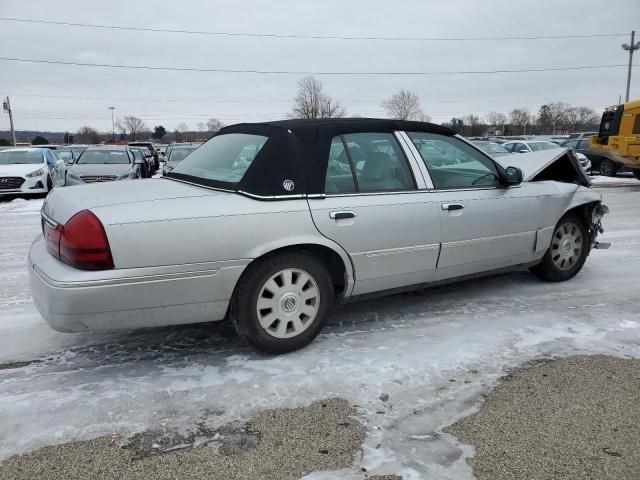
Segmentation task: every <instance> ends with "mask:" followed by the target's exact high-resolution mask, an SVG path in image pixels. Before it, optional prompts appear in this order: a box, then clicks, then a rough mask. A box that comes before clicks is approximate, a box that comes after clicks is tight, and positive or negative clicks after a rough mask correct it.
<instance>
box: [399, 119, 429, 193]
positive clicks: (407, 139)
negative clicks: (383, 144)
mask: <svg viewBox="0 0 640 480" xmlns="http://www.w3.org/2000/svg"><path fill="white" fill-rule="evenodd" d="M399 133H400V135H401V136H402V139H403V140H404V142H405V144H406V145H407V148H408V150H409V151H410V152H411V155H412V156H413V157H414V158H415V161H416V164H417V165H418V170H419V171H420V174H421V175H422V177H423V178H424V182H425V186H426V189H427V190H433V189H434V188H435V187H434V185H433V180H431V174H430V173H429V169H428V168H427V166H426V165H425V163H424V160H423V159H422V155H420V152H419V151H418V149H417V148H416V146H415V145H414V144H413V141H411V137H409V134H408V133H407V132H404V131H403V132H399Z"/></svg>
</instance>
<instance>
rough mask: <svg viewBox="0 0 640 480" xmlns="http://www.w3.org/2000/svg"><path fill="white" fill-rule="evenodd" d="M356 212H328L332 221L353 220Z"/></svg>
mask: <svg viewBox="0 0 640 480" xmlns="http://www.w3.org/2000/svg"><path fill="white" fill-rule="evenodd" d="M356 216H357V215H356V212H352V211H350V210H342V211H338V212H329V218H333V219H334V220H343V219H345V218H354V217H356Z"/></svg>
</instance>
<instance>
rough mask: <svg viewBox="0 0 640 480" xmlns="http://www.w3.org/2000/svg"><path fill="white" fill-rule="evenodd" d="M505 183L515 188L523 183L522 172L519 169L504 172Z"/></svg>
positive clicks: (509, 168)
mask: <svg viewBox="0 0 640 480" xmlns="http://www.w3.org/2000/svg"><path fill="white" fill-rule="evenodd" d="M504 183H505V185H506V186H508V187H514V186H516V185H520V184H521V183H522V170H520V169H519V168H518V167H507V168H506V169H505V171H504Z"/></svg>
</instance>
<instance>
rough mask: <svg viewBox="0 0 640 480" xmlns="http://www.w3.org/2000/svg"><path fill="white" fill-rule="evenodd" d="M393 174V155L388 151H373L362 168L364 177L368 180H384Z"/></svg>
mask: <svg viewBox="0 0 640 480" xmlns="http://www.w3.org/2000/svg"><path fill="white" fill-rule="evenodd" d="M391 176H393V168H392V166H391V157H389V155H387V154H386V153H382V152H372V153H370V154H369V155H368V156H367V160H366V162H365V163H364V168H363V169H362V178H365V179H367V180H382V179H384V178H389V177H391Z"/></svg>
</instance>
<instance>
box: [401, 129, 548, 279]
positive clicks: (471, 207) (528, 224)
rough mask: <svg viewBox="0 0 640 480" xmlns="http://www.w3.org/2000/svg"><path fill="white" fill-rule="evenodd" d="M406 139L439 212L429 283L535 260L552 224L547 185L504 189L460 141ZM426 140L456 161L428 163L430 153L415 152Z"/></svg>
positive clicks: (488, 163) (490, 166)
mask: <svg viewBox="0 0 640 480" xmlns="http://www.w3.org/2000/svg"><path fill="white" fill-rule="evenodd" d="M407 135H408V137H409V138H410V139H411V141H412V142H413V143H414V145H415V146H416V149H417V151H418V153H419V154H420V157H421V158H422V160H423V161H424V163H425V166H426V167H427V170H428V175H429V177H430V181H431V182H432V183H433V186H434V189H433V190H432V195H433V197H434V198H435V199H436V203H437V204H438V208H439V214H440V224H441V241H442V247H441V251H440V258H439V260H438V264H437V271H436V273H435V275H434V277H433V279H434V280H442V279H446V278H452V277H459V276H464V275H471V274H475V273H479V272H484V271H490V270H496V269H500V268H504V267H508V266H512V265H518V264H526V263H528V262H530V261H532V260H533V259H534V258H536V257H539V252H540V249H541V248H542V246H543V245H545V239H546V238H547V236H550V235H551V233H552V231H553V226H554V225H553V222H554V218H553V215H554V214H555V209H554V208H553V205H552V202H553V198H552V197H551V196H549V195H547V194H548V193H549V192H548V191H547V188H548V187H546V186H545V185H544V184H542V183H529V182H524V183H522V184H521V185H519V186H517V187H509V188H506V187H503V186H502V185H501V184H500V181H499V173H498V167H497V166H496V164H495V162H494V161H493V160H492V159H491V158H489V157H488V156H487V155H485V154H483V153H482V152H480V151H479V150H478V149H476V148H474V147H473V146H471V145H469V144H468V143H467V142H465V141H464V140H462V139H460V138H457V137H450V136H446V135H438V134H432V133H412V132H407ZM425 141H430V142H432V143H436V144H440V145H441V148H442V149H443V150H445V151H448V152H451V153H450V155H452V156H454V157H455V158H456V160H457V162H456V163H444V164H443V163H442V161H441V159H440V158H438V159H436V161H433V159H432V158H431V156H430V154H429V151H427V150H421V149H420V144H421V143H424V142H425ZM454 152H455V153H454ZM514 163H516V165H517V158H515V159H514ZM551 212H554V213H551ZM549 238H550V237H549Z"/></svg>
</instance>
